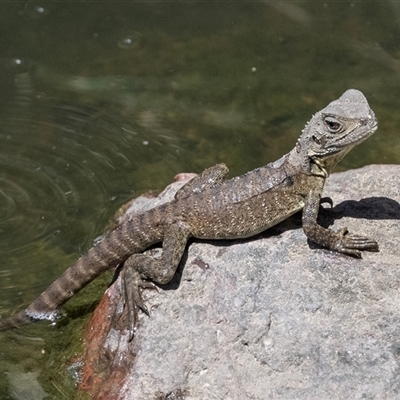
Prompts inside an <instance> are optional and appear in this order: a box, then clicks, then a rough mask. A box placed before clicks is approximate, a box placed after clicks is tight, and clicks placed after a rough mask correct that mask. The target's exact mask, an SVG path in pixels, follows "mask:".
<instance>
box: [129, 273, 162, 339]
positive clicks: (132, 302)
mask: <svg viewBox="0 0 400 400" xmlns="http://www.w3.org/2000/svg"><path fill="white" fill-rule="evenodd" d="M123 288H124V298H125V307H127V312H128V325H129V341H131V340H132V339H133V337H134V335H135V332H136V330H137V328H138V326H139V309H141V310H142V311H143V312H144V313H145V314H146V315H148V316H150V313H149V310H148V309H147V307H146V306H145V304H144V302H143V299H142V295H141V292H140V289H155V290H157V287H156V286H155V285H154V284H153V283H152V282H149V281H146V280H144V279H142V277H141V276H140V274H139V272H138V271H136V270H135V269H134V268H124V273H123Z"/></svg>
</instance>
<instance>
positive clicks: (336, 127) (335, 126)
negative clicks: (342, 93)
mask: <svg viewBox="0 0 400 400" xmlns="http://www.w3.org/2000/svg"><path fill="white" fill-rule="evenodd" d="M324 122H325V125H326V127H327V128H328V130H329V132H331V133H338V132H339V131H340V130H341V128H342V124H341V123H340V122H339V121H338V120H337V119H336V118H332V117H325V119H324Z"/></svg>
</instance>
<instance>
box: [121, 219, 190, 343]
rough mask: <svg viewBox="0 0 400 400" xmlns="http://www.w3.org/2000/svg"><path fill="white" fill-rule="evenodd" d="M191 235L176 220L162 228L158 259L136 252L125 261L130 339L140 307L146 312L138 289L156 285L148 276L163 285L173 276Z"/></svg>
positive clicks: (126, 302)
mask: <svg viewBox="0 0 400 400" xmlns="http://www.w3.org/2000/svg"><path fill="white" fill-rule="evenodd" d="M190 234H191V233H190V228H189V226H188V225H187V224H186V223H184V222H182V221H178V222H175V223H173V224H172V225H171V226H170V227H169V228H168V229H166V230H165V233H164V241H163V252H162V255H161V257H160V258H159V259H155V258H152V257H150V256H149V255H146V254H141V253H138V254H133V255H132V256H130V257H129V258H128V259H127V260H126V261H125V264H124V266H123V275H122V277H123V288H124V296H125V306H126V307H127V311H128V324H129V340H132V338H133V336H134V334H135V331H136V329H137V327H138V324H139V322H138V321H139V320H138V311H139V308H140V309H141V310H142V311H144V312H145V313H146V314H147V315H149V311H148V310H147V308H146V306H145V304H144V302H143V300H142V296H141V293H140V289H141V288H153V289H154V288H155V285H154V284H153V283H152V282H150V281H148V279H150V280H151V281H153V282H155V283H158V284H160V285H165V284H166V283H168V282H169V281H170V280H171V279H172V278H173V276H174V275H175V272H176V269H177V268H178V265H179V263H180V261H181V258H182V255H183V252H184V251H185V247H186V243H187V241H188V239H189V237H190Z"/></svg>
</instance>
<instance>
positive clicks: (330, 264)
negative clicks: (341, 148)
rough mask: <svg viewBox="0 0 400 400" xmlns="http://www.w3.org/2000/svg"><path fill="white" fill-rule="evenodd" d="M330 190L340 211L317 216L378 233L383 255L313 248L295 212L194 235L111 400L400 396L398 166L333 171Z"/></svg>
mask: <svg viewBox="0 0 400 400" xmlns="http://www.w3.org/2000/svg"><path fill="white" fill-rule="evenodd" d="M324 196H330V197H332V199H333V201H334V208H333V209H329V207H328V208H326V209H325V210H324V211H323V212H322V213H321V215H322V217H321V221H320V222H321V224H323V225H324V226H328V225H331V224H332V223H333V226H332V225H331V226H330V228H331V229H335V230H338V229H340V228H342V227H344V226H347V227H348V229H349V231H350V232H355V233H358V234H360V235H365V236H369V237H372V238H374V239H375V240H377V241H378V243H379V245H380V252H379V253H366V252H364V253H363V259H361V260H359V259H354V258H351V257H348V256H345V255H341V254H337V253H333V252H330V251H327V250H324V249H321V248H318V247H317V246H315V245H313V244H312V243H308V242H307V238H306V236H305V235H304V234H303V232H302V229H301V219H300V217H299V216H294V217H292V218H290V219H289V220H287V221H285V222H283V223H281V224H279V225H278V226H276V227H274V228H272V229H270V230H268V231H267V232H265V233H263V234H261V235H259V236H258V237H256V238H252V239H249V240H242V241H221V242H197V241H196V242H193V243H191V244H190V246H189V248H188V251H187V255H186V256H185V257H184V260H183V262H182V263H181V264H182V266H183V267H181V268H180V270H179V273H178V274H177V277H176V278H175V279H174V280H173V282H171V283H170V284H168V285H166V286H165V287H163V288H161V289H160V290H159V291H158V292H157V291H152V290H146V291H145V293H144V296H145V299H146V304H147V305H148V307H149V309H150V312H151V316H150V318H149V317H147V316H146V315H144V314H141V315H140V323H141V325H140V327H139V329H138V331H137V334H136V336H135V338H134V341H133V342H132V343H131V346H132V347H131V353H132V354H133V355H134V356H133V357H132V361H131V367H130V372H129V373H128V374H127V375H126V376H125V377H124V381H123V382H120V385H121V386H120V391H119V395H118V396H117V397H116V398H119V399H158V398H159V399H188V400H189V399H190V400H194V399H196V400H198V399H224V400H227V399H235V400H236V399H257V400H261V399H396V398H400V367H399V363H400V327H399V325H400V293H399V289H398V287H399V284H400V269H399V264H400V246H399V242H400V241H399V238H400V226H399V219H400V205H399V202H400V166H393V165H375V166H368V167H365V168H361V169H358V170H352V171H348V172H343V173H337V174H333V175H332V176H331V177H330V178H329V179H328V180H327V184H326V187H325V191H324ZM113 290H119V289H118V282H117V284H116V285H114V289H113ZM120 308H121V307H120V306H119V309H120ZM105 318H106V316H105ZM113 334H115V331H114V333H113ZM117 340H118V341H120V340H121V339H117ZM118 357H121V354H117V353H115V360H117V359H118ZM114 367H115V362H114ZM114 367H113V368H114Z"/></svg>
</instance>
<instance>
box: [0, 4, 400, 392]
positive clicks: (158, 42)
mask: <svg viewBox="0 0 400 400" xmlns="http://www.w3.org/2000/svg"><path fill="white" fill-rule="evenodd" d="M0 26H1V35H0V48H1V49H2V51H1V53H0V72H1V73H0V141H1V147H0V251H1V254H2V263H1V265H0V314H1V315H6V314H9V313H10V312H13V311H15V310H18V309H20V308H21V307H23V306H24V305H26V304H28V303H29V302H30V301H31V300H33V299H34V298H35V296H37V295H38V294H39V293H40V292H41V291H42V290H43V289H44V288H46V287H47V286H48V284H49V283H51V282H52V281H53V280H54V279H55V278H56V277H57V276H58V275H59V274H60V273H61V272H62V271H64V270H65V269H66V268H67V267H68V266H69V265H70V264H71V262H73V260H75V259H76V258H77V257H78V256H79V255H80V254H81V253H82V252H83V251H85V250H86V249H87V248H88V247H90V246H91V244H92V243H93V240H94V239H95V238H96V237H97V236H98V235H100V234H101V233H102V232H104V230H105V228H106V226H107V222H108V220H109V218H110V217H111V216H112V215H113V213H114V212H115V210H116V209H118V207H119V206H120V205H121V204H123V203H124V202H125V201H126V200H128V199H129V198H131V197H133V196H135V195H138V194H139V193H140V192H142V191H144V190H148V189H159V188H163V187H164V186H165V185H166V184H168V183H169V182H171V181H172V179H173V176H174V175H175V174H176V173H178V172H182V171H195V172H199V171H201V170H202V169H204V168H206V167H208V166H210V165H213V164H216V163H218V162H225V163H227V164H228V166H229V167H230V170H231V176H233V175H236V174H240V173H243V172H245V171H247V170H249V169H252V168H255V167H257V166H260V165H263V164H266V163H267V162H269V161H273V160H275V159H277V158H279V157H280V156H281V155H282V154H284V153H286V152H287V151H289V150H290V149H291V148H292V147H293V145H294V143H295V140H296V138H297V137H298V135H299V133H300V131H301V129H302V128H303V126H304V124H305V123H306V121H307V120H308V119H309V118H310V117H311V115H312V114H313V113H314V112H316V111H317V110H319V109H321V108H322V107H324V106H326V105H327V103H328V102H330V101H331V100H333V99H335V98H337V97H339V96H340V95H341V94H342V92H344V91H345V90H346V89H348V88H350V87H354V88H357V89H360V90H362V91H363V92H364V93H365V95H366V96H367V98H368V100H369V102H370V104H371V106H372V107H373V109H374V111H375V112H376V114H377V117H378V119H379V130H378V133H376V134H375V135H374V136H373V137H372V138H370V139H369V140H368V141H367V142H365V143H364V144H362V145H360V146H359V147H358V148H357V149H354V150H353V151H352V153H350V154H349V155H348V156H346V158H345V160H344V161H343V162H342V163H341V165H340V166H339V168H338V170H343V169H348V168H355V167H360V166H362V165H365V164H371V163H398V162H399V161H400V145H399V140H398V138H397V136H398V128H397V127H398V122H399V118H400V116H399V113H398V109H399V106H400V104H399V101H400V100H399V96H398V93H399V87H400V79H399V74H400V58H399V54H400V53H399V51H400V48H399V43H400V42H399V36H400V6H399V5H398V4H397V2H386V3H385V2H379V3H378V2H347V1H345V2H287V3H285V2H268V1H265V2H235V3H231V4H230V3H226V2H221V3H219V2H202V3H197V2H191V1H187V2H178V3H176V2H148V3H146V2H141V3H134V4H128V3H125V2H97V3H96V2H87V3H86V2H83V1H82V2H72V3H65V4H61V3H57V2H55V1H54V2H48V1H46V2H40V1H28V2H26V3H23V2H18V3H7V4H6V3H5V4H2V5H1V6H0ZM103 290H104V285H103V286H102V287H100V288H97V287H96V286H95V288H94V289H92V290H90V289H89V290H86V291H85V294H84V295H83V296H82V297H80V298H79V299H80V300H77V303H76V304H75V303H74V305H73V306H71V309H72V310H73V311H75V312H76V310H79V309H80V308H79V307H81V306H82V304H83V305H84V306H85V305H87V304H90V302H92V301H95V300H98V299H99V298H100V296H101V293H102V291H103ZM67 330H68V327H64V326H62V327H61V328H58V329H56V328H54V327H53V328H52V327H49V326H47V325H44V326H43V325H40V326H35V327H27V328H24V329H21V330H18V331H12V332H7V333H4V334H3V333H2V334H1V335H0V398H1V399H3V398H4V399H6V398H10V399H21V398H24V399H41V398H44V397H45V396H46V395H50V396H51V398H54V399H56V398H60V399H61V398H71V396H76V395H74V394H73V393H74V380H73V376H76V373H75V372H74V373H71V372H70V371H71V365H74V364H73V363H74V362H75V363H79V360H75V359H74V358H73V356H72V353H71V352H73V351H74V350H71V348H70V347H68V345H69V344H70V343H73V344H75V345H76V349H75V350H76V352H78V351H79V346H80V336H79V334H80V333H76V331H74V333H72V334H71V335H73V336H70V334H69V333H68V332H67ZM72 331H73V329H72ZM64 348H68V351H67V353H63V351H64ZM56 349H57V350H60V351H61V355H60V353H56V352H55V350H56ZM60 359H63V360H64V359H65V363H61V364H60ZM71 393H72V394H71Z"/></svg>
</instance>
